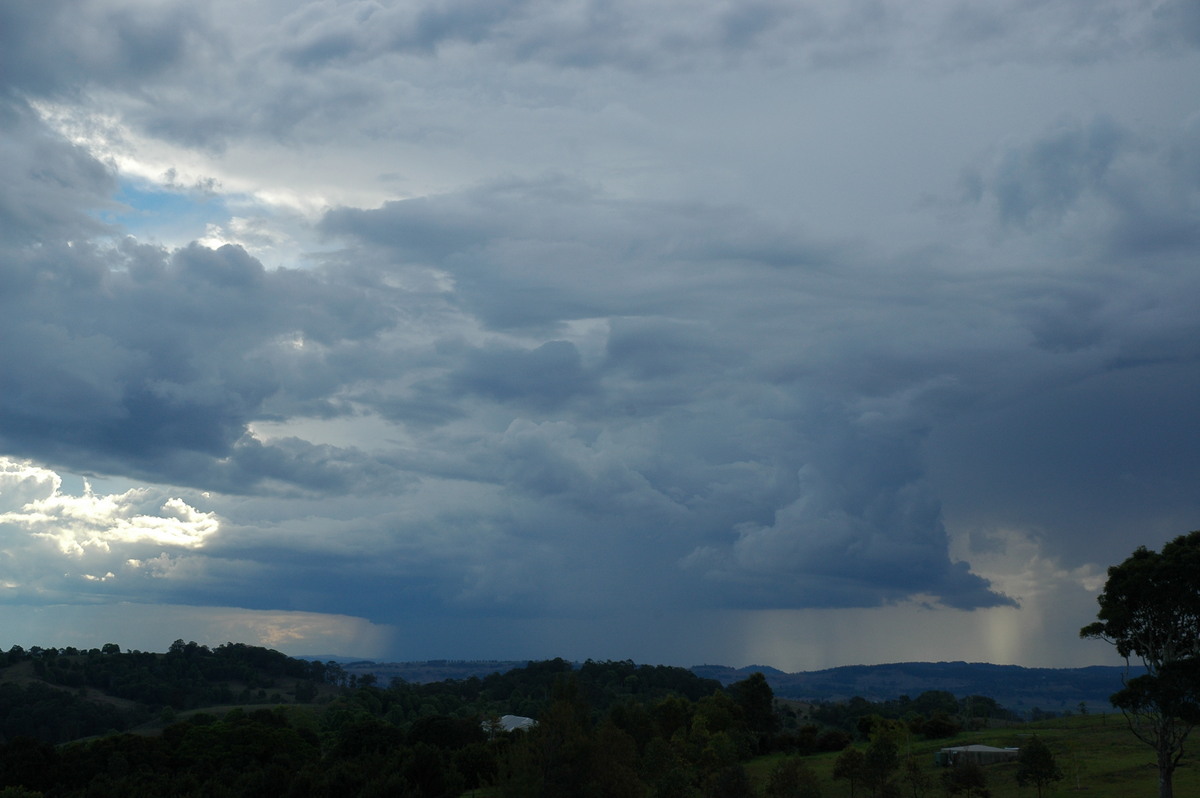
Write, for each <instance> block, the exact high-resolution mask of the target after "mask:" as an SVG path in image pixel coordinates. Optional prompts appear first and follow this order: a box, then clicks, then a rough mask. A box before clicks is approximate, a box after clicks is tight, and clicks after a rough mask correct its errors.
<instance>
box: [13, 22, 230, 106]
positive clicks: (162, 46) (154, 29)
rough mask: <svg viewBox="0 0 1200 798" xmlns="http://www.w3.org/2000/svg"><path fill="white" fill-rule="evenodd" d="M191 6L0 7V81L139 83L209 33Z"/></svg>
mask: <svg viewBox="0 0 1200 798" xmlns="http://www.w3.org/2000/svg"><path fill="white" fill-rule="evenodd" d="M210 35H211V34H210V31H208V29H207V28H206V26H205V25H204V24H203V22H202V20H201V17H200V15H199V14H197V13H196V11H195V9H194V8H193V7H192V6H190V5H186V6H162V5H147V4H145V3H132V2H122V1H121V0H115V1H114V0H82V1H80V2H72V1H71V0H45V2H38V3H5V4H4V6H3V8H0V85H3V86H4V87H5V88H6V89H7V90H8V91H14V90H15V91H18V92H29V93H33V94H49V95H53V94H58V93H60V92H62V93H74V92H77V91H78V90H79V88H80V86H82V85H88V84H93V85H94V84H101V85H114V84H115V85H124V86H129V85H134V84H137V83H141V82H144V81H146V80H148V79H151V78H153V77H155V76H158V75H161V74H162V73H164V72H165V71H167V70H168V69H170V68H171V67H173V66H175V65H177V64H178V63H180V62H181V61H182V60H183V59H184V58H185V57H186V56H187V53H188V50H189V48H191V47H193V46H194V45H195V44H197V43H199V42H200V41H202V40H204V39H207V38H208V37H209V36H210Z"/></svg>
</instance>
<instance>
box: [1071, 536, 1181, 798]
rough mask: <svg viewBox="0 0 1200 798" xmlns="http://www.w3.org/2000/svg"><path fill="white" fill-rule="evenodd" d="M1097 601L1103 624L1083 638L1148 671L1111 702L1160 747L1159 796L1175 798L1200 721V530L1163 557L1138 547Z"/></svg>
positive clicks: (1138, 731)
mask: <svg viewBox="0 0 1200 798" xmlns="http://www.w3.org/2000/svg"><path fill="white" fill-rule="evenodd" d="M1097 601H1098V602H1099V604H1100V610H1099V612H1098V613H1097V617H1098V618H1099V620H1098V621H1096V622H1095V623H1092V624H1090V625H1088V626H1085V627H1083V628H1082V629H1080V630H1079V635H1080V637H1092V638H1099V639H1101V640H1105V641H1107V642H1109V643H1111V644H1113V645H1114V646H1116V649H1117V653H1118V654H1120V655H1121V656H1122V657H1124V659H1125V663H1126V665H1127V666H1128V664H1129V660H1130V658H1131V657H1135V656H1136V657H1138V658H1139V659H1140V660H1141V662H1142V664H1143V665H1144V666H1145V669H1146V673H1145V674H1144V675H1141V676H1137V677H1135V678H1128V677H1127V678H1126V681H1125V686H1124V688H1123V689H1122V690H1120V691H1119V692H1117V693H1115V694H1113V696H1112V698H1111V701H1112V703H1113V706H1115V707H1117V708H1119V709H1120V710H1121V712H1122V714H1124V716H1125V719H1126V721H1127V722H1128V723H1129V728H1130V731H1132V732H1133V734H1134V735H1135V736H1136V737H1137V738H1138V739H1139V740H1141V741H1142V742H1144V743H1146V744H1147V745H1149V746H1151V747H1152V748H1153V749H1154V752H1155V755H1156V759H1157V762H1156V764H1157V765H1158V794H1159V798H1173V796H1174V788H1173V786H1172V779H1173V777H1174V774H1175V769H1176V767H1178V765H1179V761H1180V759H1181V758H1182V757H1183V746H1184V743H1185V741H1186V740H1187V737H1188V735H1189V734H1190V733H1191V731H1192V729H1193V728H1194V727H1195V725H1196V724H1197V723H1198V722H1200V531H1196V532H1191V533H1190V534H1187V535H1181V536H1180V537H1178V538H1176V539H1175V540H1173V541H1171V542H1170V543H1168V544H1167V545H1165V546H1163V550H1162V553H1161V554H1160V553H1158V552H1155V551H1151V550H1149V549H1147V548H1146V547H1145V546H1142V547H1139V548H1138V549H1137V551H1135V552H1134V553H1133V554H1132V555H1131V556H1130V557H1129V558H1127V559H1126V560H1125V561H1124V562H1122V563H1121V564H1120V565H1114V566H1112V567H1111V568H1109V569H1108V581H1107V582H1106V583H1105V585H1104V592H1103V593H1101V594H1100V596H1099V597H1098V598H1097Z"/></svg>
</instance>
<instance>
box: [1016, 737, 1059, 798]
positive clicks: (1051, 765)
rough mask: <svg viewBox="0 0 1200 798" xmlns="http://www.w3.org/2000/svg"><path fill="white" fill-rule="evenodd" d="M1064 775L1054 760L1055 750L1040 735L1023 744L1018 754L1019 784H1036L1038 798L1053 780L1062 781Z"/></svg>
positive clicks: (1040, 797)
mask: <svg viewBox="0 0 1200 798" xmlns="http://www.w3.org/2000/svg"><path fill="white" fill-rule="evenodd" d="M1062 777H1063V774H1062V770H1060V769H1059V767H1058V763H1057V762H1055V761H1054V752H1053V751H1051V750H1050V747H1049V746H1048V745H1046V744H1045V743H1044V742H1042V740H1041V738H1040V737H1038V736H1037V735H1036V734H1035V735H1033V737H1032V738H1031V739H1030V740H1029V742H1027V743H1025V745H1023V746H1021V753H1020V754H1019V755H1018V756H1017V784H1019V785H1021V786H1022V787H1024V786H1025V785H1027V784H1032V785H1034V786H1035V787H1037V794H1038V798H1042V790H1043V789H1045V788H1046V787H1048V786H1050V784H1051V783H1052V782H1056V781H1062Z"/></svg>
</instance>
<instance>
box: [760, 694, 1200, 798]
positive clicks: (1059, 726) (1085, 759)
mask: <svg viewBox="0 0 1200 798" xmlns="http://www.w3.org/2000/svg"><path fill="white" fill-rule="evenodd" d="M1035 733H1036V734H1037V735H1038V736H1039V737H1041V739H1042V740H1043V741H1045V742H1046V744H1047V745H1048V746H1049V747H1050V749H1051V750H1052V751H1053V752H1054V755H1055V757H1056V759H1057V761H1058V765H1059V767H1060V768H1061V769H1062V772H1063V775H1064V776H1065V778H1064V779H1063V780H1062V781H1060V782H1058V783H1057V784H1055V785H1053V786H1051V787H1050V788H1049V789H1048V790H1046V792H1045V793H1044V795H1045V796H1047V798H1049V796H1076V795H1086V796H1089V798H1136V797H1137V796H1145V797H1146V798H1154V797H1155V796H1157V795H1158V771H1157V770H1156V769H1155V767H1154V752H1153V751H1152V750H1151V748H1150V747H1149V746H1147V745H1145V744H1144V743H1142V742H1141V741H1139V740H1138V739H1137V738H1135V737H1134V736H1133V735H1132V734H1131V733H1130V732H1129V729H1128V728H1127V727H1126V726H1125V719H1124V718H1123V717H1121V715H1120V714H1106V715H1097V714H1091V715H1075V716H1072V717H1068V718H1059V719H1055V720H1047V721H1040V722H1037V723H1029V724H1024V725H1020V726H1014V727H1011V728H1005V729H983V730H981V731H977V732H965V733H963V734H960V735H958V736H957V737H955V738H954V739H953V740H938V741H934V742H924V741H922V742H914V743H913V744H912V746H911V749H910V750H911V753H912V755H914V756H916V757H917V758H918V761H920V762H921V763H922V764H923V765H924V766H925V767H926V768H927V769H928V772H929V773H930V774H931V775H932V776H933V777H934V779H935V780H936V779H938V778H939V777H940V775H941V773H942V770H943V769H942V768H938V767H936V766H934V764H933V756H934V754H935V753H936V752H937V750H938V749H939V748H943V747H947V746H952V745H969V744H972V743H979V744H983V745H992V746H997V747H1001V748H1004V747H1016V746H1020V745H1021V744H1022V742H1023V741H1024V740H1026V739H1028V738H1029V736H1030V735H1032V734H1035ZM1196 744H1197V745H1200V738H1197V741H1196ZM780 758H781V757H780V755H774V756H768V757H761V758H759V759H756V760H754V761H753V762H751V763H749V765H748V768H749V770H750V772H751V776H752V777H753V778H754V780H755V782H756V783H757V784H759V785H761V784H763V783H764V782H765V781H766V775H767V773H769V772H770V770H771V768H772V767H773V766H774V764H775V763H776V762H778V761H779V759H780ZM836 758H837V754H821V755H817V756H812V757H808V758H807V759H806V760H805V761H806V762H807V763H808V764H809V766H810V767H812V769H813V770H814V771H815V772H816V773H817V775H818V776H820V778H821V782H822V788H823V793H822V794H823V795H824V796H826V798H840V797H841V796H848V795H849V794H850V788H849V785H848V784H846V783H845V782H839V781H834V780H833V779H832V777H831V775H830V774H831V772H832V770H833V762H834V760H835V759H836ZM984 770H985V771H986V773H987V777H988V789H989V790H990V791H991V794H992V798H1018V796H1020V797H1021V798H1030V796H1036V795H1037V791H1036V790H1035V789H1034V788H1033V787H1032V786H1030V787H1018V786H1017V779H1016V772H1017V765H1016V763H1005V764H1000V765H988V766H987V767H985V768H984ZM856 792H857V795H858V796H860V798H862V797H863V796H866V795H867V793H866V791H865V790H863V789H862V788H861V787H860V788H859V789H858V790H857V791H856ZM905 794H911V793H909V792H907V791H906V792H905ZM927 794H928V795H929V796H931V798H932V797H933V796H938V797H939V798H940V796H942V795H944V794H945V793H944V791H943V790H942V788H941V785H940V783H938V782H936V781H935V786H934V788H933V789H932V790H929V791H928V793H927ZM1175 794H1176V795H1177V796H1180V797H1181V798H1182V797H1183V796H1193V795H1200V772H1197V768H1196V766H1195V759H1194V758H1193V757H1191V756H1188V755H1185V756H1184V760H1183V762H1182V763H1181V765H1180V767H1179V769H1178V770H1177V771H1176V772H1175Z"/></svg>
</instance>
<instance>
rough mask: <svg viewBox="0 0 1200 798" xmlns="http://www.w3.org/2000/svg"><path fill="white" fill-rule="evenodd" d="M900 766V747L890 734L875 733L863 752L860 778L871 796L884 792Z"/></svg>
mask: <svg viewBox="0 0 1200 798" xmlns="http://www.w3.org/2000/svg"><path fill="white" fill-rule="evenodd" d="M899 767H900V748H899V746H897V745H896V741H895V740H894V739H893V737H892V735H889V734H877V735H876V736H875V739H874V740H872V741H871V744H870V745H869V746H867V752H866V753H865V754H863V761H862V780H863V783H864V784H866V785H867V789H869V790H870V791H871V795H872V796H880V795H883V794H885V793H886V792H887V791H888V789H889V784H890V783H891V781H892V776H893V775H895V773H896V770H897V769H898V768H899Z"/></svg>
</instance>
